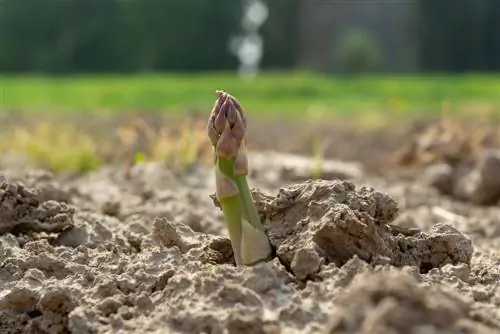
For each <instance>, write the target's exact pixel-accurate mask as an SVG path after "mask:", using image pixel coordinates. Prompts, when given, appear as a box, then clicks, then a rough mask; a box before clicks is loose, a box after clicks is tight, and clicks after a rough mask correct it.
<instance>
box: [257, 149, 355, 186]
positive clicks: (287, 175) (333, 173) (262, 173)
mask: <svg viewBox="0 0 500 334" xmlns="http://www.w3.org/2000/svg"><path fill="white" fill-rule="evenodd" d="M249 160H250V161H251V162H252V168H251V176H252V177H254V178H256V179H258V180H261V181H263V182H266V183H268V184H274V185H278V184H283V182H301V181H306V180H308V179H311V178H322V179H340V180H352V179H357V178H359V177H361V176H362V175H363V167H362V166H361V165H360V164H359V163H355V162H343V161H337V160H330V159H329V160H318V161H315V160H314V159H311V158H309V157H305V156H300V155H295V154H288V153H277V152H258V153H257V152H252V153H251V154H249Z"/></svg>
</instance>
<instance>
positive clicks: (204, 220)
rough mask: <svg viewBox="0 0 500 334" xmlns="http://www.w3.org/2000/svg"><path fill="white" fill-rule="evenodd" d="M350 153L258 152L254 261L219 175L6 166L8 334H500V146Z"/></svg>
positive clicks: (2, 285) (2, 314)
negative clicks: (448, 153) (329, 156)
mask: <svg viewBox="0 0 500 334" xmlns="http://www.w3.org/2000/svg"><path fill="white" fill-rule="evenodd" d="M363 142H366V143H367V142H368V139H364V141H363ZM353 145H354V144H353ZM344 150H347V149H345V148H344ZM361 151H362V150H360V152H361ZM338 155H339V156H342V157H343V158H344V160H343V161H334V160H327V161H324V163H323V165H322V166H323V169H322V170H320V171H319V174H318V167H317V165H316V164H315V163H313V162H312V160H311V159H310V158H309V159H308V158H304V157H300V156H293V155H290V154H287V155H283V154H281V153H277V152H272V153H269V152H267V153H266V152H253V154H251V155H250V164H251V168H252V174H251V178H250V183H251V186H252V187H254V189H253V196H254V199H255V201H256V204H257V207H258V210H259V212H260V214H261V217H262V220H263V222H264V223H265V226H266V230H267V232H266V233H267V235H268V237H269V240H270V242H271V244H272V246H273V249H274V251H275V257H274V259H273V260H272V261H270V262H268V263H260V264H257V265H255V266H253V267H242V268H238V267H235V266H234V259H233V254H232V249H231V243H230V240H229V239H228V238H227V234H226V230H225V227H224V221H223V219H222V214H221V212H220V210H219V209H218V208H217V203H216V201H214V200H213V199H212V198H211V195H212V194H213V191H214V183H213V182H214V180H213V177H212V173H213V171H212V170H211V169H210V168H205V167H196V166H195V167H193V168H191V169H190V170H188V171H185V172H183V173H179V172H173V171H171V170H169V169H168V168H166V167H165V166H164V165H163V164H160V163H145V164H139V165H136V166H134V167H133V168H132V169H131V170H130V171H127V170H126V168H125V167H123V166H106V167H103V168H101V169H99V170H97V171H95V172H92V173H90V174H88V175H62V174H61V175H54V174H51V173H49V172H45V171H40V170H39V171H31V172H26V171H23V170H21V169H19V168H15V166H8V165H4V166H2V168H3V169H2V170H1V171H0V174H2V176H1V178H3V179H4V180H3V182H2V181H1V180H0V182H1V185H0V333H2V334H3V333H6V334H11V333H32V334H33V333H77V334H80V333H82V334H85V333H207V334H208V333H212V334H218V333H221V334H226V333H227V334H233V333H234V334H236V333H273V334H274V333H285V334H286V333H292V334H293V333H301V334H305V333H321V334H326V333H342V334H354V333H363V334H368V333H375V334H378V333H380V334H383V333H391V334H406V333H410V334H422V333H425V334H427V333H436V334H438V333H439V334H440V333H446V334H454V333H471V334H472V333H500V283H499V282H500V205H499V203H500V202H499V200H500V184H499V183H498V182H497V180H498V179H499V178H498V175H500V153H499V151H496V150H495V149H493V148H491V149H489V150H486V151H482V152H481V153H479V154H477V156H476V157H475V158H474V159H472V160H468V161H460V162H457V161H453V162H450V161H449V160H446V159H445V160H442V159H441V160H439V161H435V162H433V163H432V164H431V165H429V166H428V167H426V168H424V169H422V168H418V169H416V168H415V169H408V170H404V169H397V170H396V169H393V170H387V171H385V172H383V173H382V172H380V171H378V172H377V173H376V174H375V173H373V171H372V169H371V168H370V167H369V164H368V163H365V162H364V161H362V159H356V160H358V161H360V162H350V161H347V160H346V159H345V156H343V155H342V154H338ZM266 157H267V159H266ZM270 158H272V159H270ZM318 175H320V176H321V177H322V179H321V180H310V178H312V177H313V176H318Z"/></svg>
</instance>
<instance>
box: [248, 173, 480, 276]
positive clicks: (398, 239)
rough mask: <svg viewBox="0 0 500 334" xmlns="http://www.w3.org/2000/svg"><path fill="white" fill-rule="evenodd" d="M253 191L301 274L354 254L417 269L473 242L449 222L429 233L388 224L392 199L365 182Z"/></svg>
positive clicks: (464, 254)
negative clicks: (273, 193) (274, 191)
mask: <svg viewBox="0 0 500 334" xmlns="http://www.w3.org/2000/svg"><path fill="white" fill-rule="evenodd" d="M253 196H254V199H255V200H256V203H257V207H258V209H259V211H260V213H261V215H262V217H263V221H264V222H265V225H266V227H267V229H268V230H267V234H268V237H269V240H270V242H271V244H272V246H273V247H274V248H275V249H276V254H277V256H278V257H279V259H280V260H281V261H282V262H283V263H284V264H285V265H286V266H287V267H289V268H291V270H292V272H293V273H294V274H295V275H296V276H297V277H300V278H305V277H307V276H311V275H313V274H315V273H316V271H317V270H318V269H319V263H321V262H324V263H326V264H328V263H334V264H336V265H337V266H342V265H343V264H344V263H346V261H348V260H349V259H351V258H352V257H353V256H358V257H359V258H360V259H362V260H364V261H366V262H369V263H390V264H392V265H395V266H405V265H413V266H417V267H418V268H419V269H420V271H421V272H427V271H429V270H430V269H432V268H436V267H440V266H443V265H445V264H447V263H452V264H456V263H466V264H469V263H470V260H471V256H472V252H473V248H472V242H471V241H470V240H469V239H468V238H467V237H465V236H464V235H463V234H462V233H460V232H459V231H458V230H456V229H455V228H453V227H452V226H450V225H447V224H436V225H435V226H434V227H433V228H432V229H431V230H430V232H428V233H425V232H420V231H418V230H416V229H413V230H407V229H404V228H401V227H397V226H393V225H390V224H389V223H390V222H392V221H393V220H394V219H395V217H396V216H397V214H398V207H397V204H396V202H395V201H394V200H393V199H392V198H390V197H389V196H388V195H387V194H385V193H381V192H378V191H375V190H374V189H373V188H371V187H368V186H361V187H359V188H356V186H355V185H354V184H353V183H352V182H349V181H325V180H317V181H311V180H310V181H307V182H304V183H300V184H295V185H292V186H290V187H286V188H282V189H280V191H279V192H278V195H277V196H275V197H273V196H269V195H264V194H262V193H260V192H258V191H255V190H254V193H253Z"/></svg>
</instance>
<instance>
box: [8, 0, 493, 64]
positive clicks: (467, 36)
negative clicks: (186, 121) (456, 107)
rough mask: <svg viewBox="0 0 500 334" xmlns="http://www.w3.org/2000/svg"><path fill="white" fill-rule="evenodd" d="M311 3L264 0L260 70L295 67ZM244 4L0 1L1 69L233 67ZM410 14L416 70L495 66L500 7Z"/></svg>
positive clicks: (484, 1) (481, 4) (458, 3)
mask: <svg viewBox="0 0 500 334" xmlns="http://www.w3.org/2000/svg"><path fill="white" fill-rule="evenodd" d="M313 1H317V0H265V2H266V3H267V5H268V7H269V11H270V16H269V18H268V20H267V21H266V23H265V24H264V26H263V27H262V29H261V32H262V35H263V38H264V45H265V46H264V57H263V61H262V67H264V68H292V67H296V66H298V65H300V64H301V62H300V57H301V54H303V52H300V50H299V47H300V45H301V43H300V39H304V38H312V37H314V36H307V35H304V34H303V33H301V32H300V29H301V27H300V23H299V22H304V20H301V15H305V14H302V13H303V12H302V8H303V6H304V2H309V5H310V3H311V2H313ZM242 2H243V1H242V0H168V1H166V0H165V1H160V0H0V71H3V72H10V71H11V72H41V73H69V72H136V71H157V70H161V71H197V70H227V69H234V68H236V67H237V65H238V59H237V58H236V57H235V56H234V55H233V54H231V52H230V51H229V39H230V37H231V36H233V35H234V34H236V33H239V32H241V23H240V20H241V16H242V11H243V4H242ZM414 14H415V18H416V20H415V22H416V25H415V27H414V29H415V31H414V34H410V35H409V36H410V37H412V38H415V43H416V45H417V51H416V52H417V53H418V68H419V69H421V70H451V71H465V70H490V69H500V25H499V22H500V1H498V0H449V1H448V0H420V1H419V2H418V5H417V6H416V9H415V11H414ZM318 24H319V23H318ZM321 43H325V41H322V42H321ZM347 44H349V43H347ZM351 44H353V43H351ZM325 48H326V49H328V50H329V49H330V47H329V46H328V47H327V46H325Z"/></svg>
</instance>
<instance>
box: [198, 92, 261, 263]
mask: <svg viewBox="0 0 500 334" xmlns="http://www.w3.org/2000/svg"><path fill="white" fill-rule="evenodd" d="M246 125H247V119H246V116H245V114H244V112H243V109H242V108H241V105H240V104H239V102H238V101H237V100H236V99H235V98H234V97H233V96H231V95H229V94H228V93H226V92H223V91H217V100H216V102H215V105H214V107H213V109H212V112H211V115H210V118H209V121H208V126H207V131H208V137H209V138H210V141H211V142H212V145H213V148H214V155H215V186H216V192H215V193H216V197H217V200H218V201H219V203H220V207H221V209H222V211H223V213H224V217H225V220H226V223H227V228H228V232H229V238H230V239H231V244H232V248H233V252H234V258H235V261H236V265H238V266H240V265H252V264H255V263H257V262H260V261H264V260H266V259H268V258H269V256H270V255H271V246H270V244H269V240H268V239H267V235H266V234H265V232H264V227H263V225H262V224H261V221H260V218H259V214H258V212H257V209H256V207H255V205H254V203H253V198H252V195H251V193H250V189H249V187H248V183H247V179H246V176H247V174H248V159H247V154H246V143H245V140H246V139H245V132H246Z"/></svg>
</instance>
